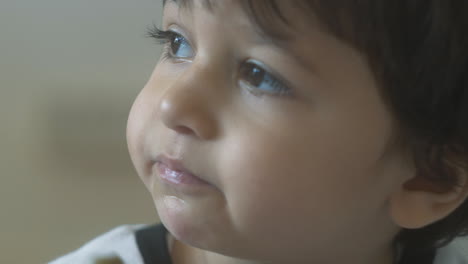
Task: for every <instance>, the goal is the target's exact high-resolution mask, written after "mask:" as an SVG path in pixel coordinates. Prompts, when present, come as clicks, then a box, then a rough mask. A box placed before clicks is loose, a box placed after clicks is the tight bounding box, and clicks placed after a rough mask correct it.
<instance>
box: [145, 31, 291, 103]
mask: <svg viewBox="0 0 468 264" xmlns="http://www.w3.org/2000/svg"><path fill="white" fill-rule="evenodd" d="M147 36H148V37H150V38H153V39H155V40H156V41H157V43H158V44H159V45H164V50H163V53H162V54H161V59H163V60H164V59H170V60H180V59H181V58H179V57H177V56H175V55H174V54H172V51H171V47H172V46H171V45H172V44H173V41H174V39H175V38H177V37H181V38H183V39H184V40H185V37H183V36H182V35H180V34H179V33H177V32H174V31H171V30H161V29H159V28H158V27H157V26H156V25H153V26H152V27H150V28H148V31H147ZM185 41H186V40H185ZM246 65H250V67H252V65H254V66H253V68H256V69H260V70H261V71H263V72H264V74H266V75H267V76H269V77H272V78H273V79H274V81H273V82H272V81H271V78H270V82H272V83H273V85H274V86H276V87H275V89H277V91H276V92H274V93H270V92H265V91H257V90H259V89H249V90H250V91H251V92H252V93H253V94H255V95H256V96H259V97H261V96H264V95H273V96H287V95H290V94H291V89H290V88H288V85H284V81H283V80H281V78H278V77H276V76H275V74H272V73H271V72H270V71H269V70H266V69H265V68H264V66H263V65H262V64H261V63H258V62H255V60H247V61H245V62H243V63H242V65H241V68H245V67H247V66H246ZM244 83H245V82H244Z"/></svg>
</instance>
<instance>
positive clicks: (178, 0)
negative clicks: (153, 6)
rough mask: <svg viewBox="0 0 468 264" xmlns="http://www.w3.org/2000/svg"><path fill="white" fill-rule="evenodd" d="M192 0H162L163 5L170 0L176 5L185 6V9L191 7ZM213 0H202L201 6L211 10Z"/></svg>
mask: <svg viewBox="0 0 468 264" xmlns="http://www.w3.org/2000/svg"><path fill="white" fill-rule="evenodd" d="M193 1H194V0H163V6H165V5H166V3H168V2H172V3H174V4H176V5H178V6H179V7H182V8H185V9H192V7H193ZM214 2H215V1H212V0H203V1H202V6H203V7H204V8H205V9H207V10H209V11H211V12H212V11H213V7H214V5H215V4H214Z"/></svg>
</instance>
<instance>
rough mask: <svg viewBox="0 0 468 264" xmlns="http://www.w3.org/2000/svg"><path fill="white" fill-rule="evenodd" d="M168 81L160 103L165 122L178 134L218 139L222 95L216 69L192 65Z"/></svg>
mask: <svg viewBox="0 0 468 264" xmlns="http://www.w3.org/2000/svg"><path fill="white" fill-rule="evenodd" d="M218 76H219V75H218ZM169 83H171V84H170V85H169V87H166V89H165V90H164V92H163V95H162V97H161V98H160V103H159V115H160V118H161V120H162V123H163V124H164V125H165V126H166V127H168V128H170V129H172V130H174V131H176V132H177V133H179V134H184V135H188V136H195V137H197V138H199V139H203V140H210V139H213V138H215V137H216V136H217V135H218V133H219V131H218V130H219V128H218V125H217V112H216V110H217V107H218V103H219V102H220V101H221V98H220V97H221V96H222V95H221V92H220V90H222V89H219V88H220V87H219V85H222V84H221V82H220V80H219V77H217V74H216V72H214V71H213V70H210V69H209V67H203V66H202V67H195V66H190V67H189V68H187V69H185V71H183V72H181V73H179V74H178V75H177V76H175V78H174V80H171V81H169ZM217 86H218V87H217ZM215 88H218V89H215Z"/></svg>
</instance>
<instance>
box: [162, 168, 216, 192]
mask: <svg viewBox="0 0 468 264" xmlns="http://www.w3.org/2000/svg"><path fill="white" fill-rule="evenodd" d="M155 166H156V167H157V171H158V174H159V178H161V179H162V180H163V181H164V182H165V183H169V184H171V185H173V186H177V187H181V188H194V187H198V186H210V184H208V183H207V182H205V181H203V180H202V179H200V178H198V177H196V176H194V175H192V174H190V173H186V172H183V171H175V170H171V169H170V168H169V167H168V166H167V165H166V164H164V163H161V162H156V164H155Z"/></svg>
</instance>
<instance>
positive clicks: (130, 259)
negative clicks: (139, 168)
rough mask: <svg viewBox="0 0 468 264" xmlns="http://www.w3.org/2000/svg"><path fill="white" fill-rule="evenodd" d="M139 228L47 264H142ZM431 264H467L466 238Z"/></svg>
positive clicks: (121, 229) (124, 228) (129, 227)
mask: <svg viewBox="0 0 468 264" xmlns="http://www.w3.org/2000/svg"><path fill="white" fill-rule="evenodd" d="M143 227H145V225H125V226H119V227H117V228H114V229H112V230H111V231H109V232H107V233H105V234H103V235H101V236H99V237H97V238H95V239H93V240H91V241H90V242H88V243H86V244H85V245H84V246H82V247H81V248H79V249H77V250H76V251H73V252H71V253H69V254H67V255H65V256H63V257H60V258H58V259H56V260H54V261H52V262H49V264H97V263H112V262H111V261H110V260H112V259H119V260H120V263H122V264H144V262H143V259H142V256H141V254H140V251H139V249H138V245H137V243H136V239H135V232H136V231H137V230H138V229H140V228H143ZM117 263H119V262H117ZM434 264H468V237H461V238H457V239H455V240H454V241H452V242H451V243H450V244H448V245H447V246H445V247H443V248H440V249H439V250H438V251H437V254H436V258H435V262H434Z"/></svg>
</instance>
